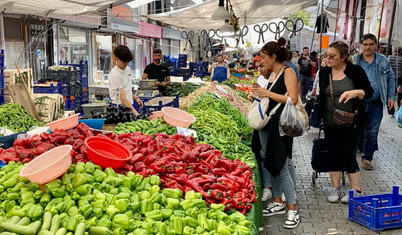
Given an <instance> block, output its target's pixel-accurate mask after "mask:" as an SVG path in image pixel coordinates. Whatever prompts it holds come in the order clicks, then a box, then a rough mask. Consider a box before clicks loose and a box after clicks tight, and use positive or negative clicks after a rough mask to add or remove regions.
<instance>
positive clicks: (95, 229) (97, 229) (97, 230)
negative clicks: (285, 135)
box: [89, 226, 113, 235]
mask: <svg viewBox="0 0 402 235" xmlns="http://www.w3.org/2000/svg"><path fill="white" fill-rule="evenodd" d="M89 234H90V235H113V232H112V231H110V230H109V229H108V228H106V227H101V226H91V227H89Z"/></svg>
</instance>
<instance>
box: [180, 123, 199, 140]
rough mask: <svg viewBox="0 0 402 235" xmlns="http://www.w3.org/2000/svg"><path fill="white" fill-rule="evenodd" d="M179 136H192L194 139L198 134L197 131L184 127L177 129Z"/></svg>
mask: <svg viewBox="0 0 402 235" xmlns="http://www.w3.org/2000/svg"><path fill="white" fill-rule="evenodd" d="M177 134H182V135H185V136H192V137H194V138H195V137H197V132H196V131H195V130H191V129H187V128H184V127H179V126H178V127H177Z"/></svg>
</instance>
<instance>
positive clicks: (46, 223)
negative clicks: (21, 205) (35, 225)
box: [41, 211, 52, 230]
mask: <svg viewBox="0 0 402 235" xmlns="http://www.w3.org/2000/svg"><path fill="white" fill-rule="evenodd" d="M51 222H52V213H50V212H49V211H46V212H45V214H44V215H43V224H42V228H41V229H42V230H49V228H50V223H51Z"/></svg>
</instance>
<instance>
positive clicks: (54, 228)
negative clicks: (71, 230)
mask: <svg viewBox="0 0 402 235" xmlns="http://www.w3.org/2000/svg"><path fill="white" fill-rule="evenodd" d="M60 221H61V219H60V215H55V216H53V218H52V224H51V225H50V232H51V233H53V234H55V233H56V232H57V230H59V227H60Z"/></svg>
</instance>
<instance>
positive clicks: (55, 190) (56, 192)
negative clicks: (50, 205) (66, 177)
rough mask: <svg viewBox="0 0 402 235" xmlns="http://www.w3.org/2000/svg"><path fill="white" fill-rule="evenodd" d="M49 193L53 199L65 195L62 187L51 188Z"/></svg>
mask: <svg viewBox="0 0 402 235" xmlns="http://www.w3.org/2000/svg"><path fill="white" fill-rule="evenodd" d="M50 193H51V194H52V196H53V197H56V198H57V197H64V196H65V195H66V191H65V190H64V187H61V188H52V189H51V190H50Z"/></svg>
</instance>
